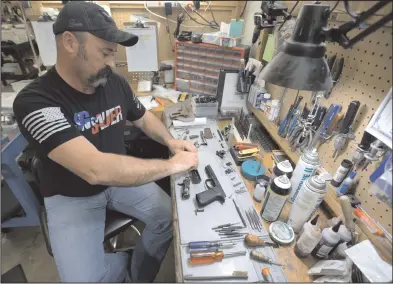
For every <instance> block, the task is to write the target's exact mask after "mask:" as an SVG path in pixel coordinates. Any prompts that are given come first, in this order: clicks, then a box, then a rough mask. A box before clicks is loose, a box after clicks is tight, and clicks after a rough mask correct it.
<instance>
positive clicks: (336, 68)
mask: <svg viewBox="0 0 393 284" xmlns="http://www.w3.org/2000/svg"><path fill="white" fill-rule="evenodd" d="M343 67H344V58H343V57H340V58H337V59H335V60H334V63H333V67H332V68H331V69H330V70H331V71H330V73H331V74H332V80H333V86H332V88H331V89H330V91H325V92H324V93H323V96H324V97H325V99H328V98H329V97H330V95H331V94H332V90H333V88H334V86H335V85H337V82H338V79H339V78H340V76H341V73H342V71H343Z"/></svg>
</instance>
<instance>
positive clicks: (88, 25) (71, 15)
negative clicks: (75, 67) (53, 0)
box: [53, 1, 138, 46]
mask: <svg viewBox="0 0 393 284" xmlns="http://www.w3.org/2000/svg"><path fill="white" fill-rule="evenodd" d="M65 31H69V32H89V33H91V34H93V35H95V36H96V37H99V38H102V39H104V40H106V41H109V42H115V43H118V44H121V45H123V46H133V45H134V44H136V43H137V42H138V36H136V35H134V34H131V33H128V32H124V31H122V30H119V29H118V28H117V27H116V23H115V21H114V20H113V19H112V17H111V16H110V15H109V14H108V12H107V11H105V9H104V8H102V7H101V6H100V5H97V4H95V3H91V2H84V1H72V2H71V1H70V2H68V3H67V4H66V5H64V7H63V9H61V11H60V13H59V15H58V16H57V19H56V22H55V23H54V24H53V33H54V34H55V35H58V34H61V33H63V32H65Z"/></svg>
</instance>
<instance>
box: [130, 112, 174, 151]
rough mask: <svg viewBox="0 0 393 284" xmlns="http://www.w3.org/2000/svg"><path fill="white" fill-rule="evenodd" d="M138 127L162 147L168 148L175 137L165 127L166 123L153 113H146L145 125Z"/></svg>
mask: <svg viewBox="0 0 393 284" xmlns="http://www.w3.org/2000/svg"><path fill="white" fill-rule="evenodd" d="M138 127H139V128H140V129H141V130H142V131H143V132H144V133H145V134H146V135H147V136H149V137H150V138H151V139H153V140H155V141H157V142H158V143H160V144H162V145H166V146H167V142H168V141H169V140H172V139H173V137H172V135H171V133H170V132H169V131H168V129H167V128H166V127H165V125H164V123H162V121H161V120H159V119H158V118H157V117H156V116H155V115H154V114H152V113H151V112H146V114H145V116H144V118H143V123H142V124H141V125H138Z"/></svg>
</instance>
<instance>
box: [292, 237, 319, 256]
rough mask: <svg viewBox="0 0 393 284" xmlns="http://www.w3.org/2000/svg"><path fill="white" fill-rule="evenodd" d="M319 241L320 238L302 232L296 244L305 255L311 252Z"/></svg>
mask: <svg viewBox="0 0 393 284" xmlns="http://www.w3.org/2000/svg"><path fill="white" fill-rule="evenodd" d="M319 241H320V238H317V237H314V236H311V235H309V234H307V233H303V234H302V235H301V236H300V238H299V240H298V241H297V244H296V246H297V248H298V249H299V250H300V252H301V253H302V254H303V255H307V254H310V253H311V252H312V250H313V249H314V248H315V247H316V246H317V244H318V243H319Z"/></svg>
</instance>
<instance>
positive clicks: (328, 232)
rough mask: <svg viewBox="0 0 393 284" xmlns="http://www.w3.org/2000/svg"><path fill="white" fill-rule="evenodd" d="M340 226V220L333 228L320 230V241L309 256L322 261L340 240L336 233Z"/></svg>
mask: <svg viewBox="0 0 393 284" xmlns="http://www.w3.org/2000/svg"><path fill="white" fill-rule="evenodd" d="M341 224H342V221H341V220H340V221H339V222H338V223H337V224H336V225H334V226H333V227H330V228H325V229H323V230H322V239H321V240H320V242H319V243H318V245H317V246H316V247H315V248H314V250H313V251H312V253H311V254H312V255H313V256H315V257H316V258H319V259H324V258H326V257H327V256H328V255H329V253H330V251H331V250H332V249H333V248H334V247H335V246H336V244H337V243H338V242H339V241H340V239H341V236H340V234H339V233H338V230H339V228H340V226H341Z"/></svg>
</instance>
